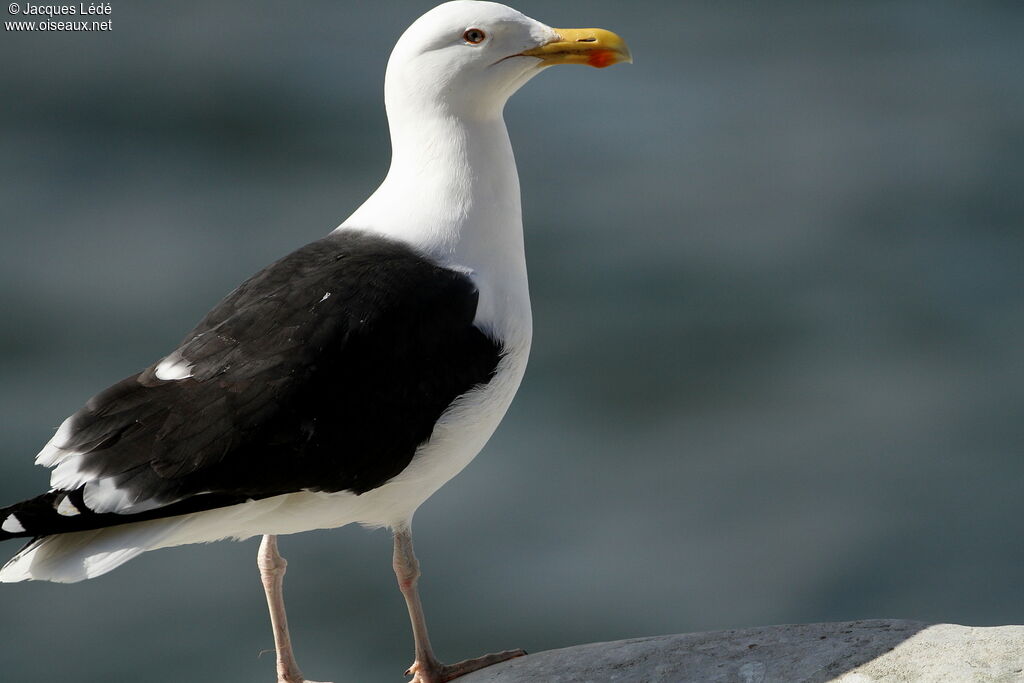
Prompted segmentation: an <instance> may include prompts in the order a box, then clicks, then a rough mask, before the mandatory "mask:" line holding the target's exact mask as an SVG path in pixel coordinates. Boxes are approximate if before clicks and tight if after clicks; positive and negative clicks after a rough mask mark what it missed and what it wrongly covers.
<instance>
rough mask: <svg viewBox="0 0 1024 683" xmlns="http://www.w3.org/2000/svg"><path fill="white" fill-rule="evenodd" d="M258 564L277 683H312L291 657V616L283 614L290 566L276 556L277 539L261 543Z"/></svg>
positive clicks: (277, 554)
mask: <svg viewBox="0 0 1024 683" xmlns="http://www.w3.org/2000/svg"><path fill="white" fill-rule="evenodd" d="M256 564H257V565H258V566H259V568H260V579H262V580H263V590H264V591H266V593H267V606H268V607H269V608H270V625H271V627H272V628H273V629H274V648H275V649H276V650H277V683H313V682H312V681H307V680H306V679H305V678H303V676H302V672H301V671H299V665H298V664H297V663H296V662H295V655H294V654H293V653H292V639H291V637H290V636H289V635H288V616H287V615H286V614H285V612H284V592H283V586H284V572H285V569H286V568H287V567H288V562H287V561H286V560H285V559H284V558H283V557H281V554H280V553H279V552H277V536H264V537H263V541H262V542H261V543H260V551H259V555H258V556H257V559H256Z"/></svg>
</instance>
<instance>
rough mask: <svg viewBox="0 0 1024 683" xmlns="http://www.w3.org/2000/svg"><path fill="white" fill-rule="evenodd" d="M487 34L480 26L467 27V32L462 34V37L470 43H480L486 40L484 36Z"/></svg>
mask: <svg viewBox="0 0 1024 683" xmlns="http://www.w3.org/2000/svg"><path fill="white" fill-rule="evenodd" d="M486 37H487V34H486V33H484V32H483V31H481V30H480V29H478V28H470V29H466V32H465V33H463V34H462V39H463V40H464V41H466V42H467V43H469V44H470V45H479V44H480V43H482V42H484V38H486Z"/></svg>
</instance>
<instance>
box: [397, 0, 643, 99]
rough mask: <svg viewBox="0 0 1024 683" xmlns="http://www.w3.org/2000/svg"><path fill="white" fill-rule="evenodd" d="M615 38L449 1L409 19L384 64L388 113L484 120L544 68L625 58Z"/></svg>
mask: <svg viewBox="0 0 1024 683" xmlns="http://www.w3.org/2000/svg"><path fill="white" fill-rule="evenodd" d="M628 60H629V52H628V50H627V49H626V48H625V44H624V43H623V42H622V40H621V39H619V38H618V36H615V34H612V33H610V32H608V31H601V30H598V29H583V30H570V29H553V28H551V27H550V26H547V25H545V24H542V23H541V22H539V21H536V20H534V19H531V18H530V17H528V16H526V15H524V14H522V13H521V12H518V11H516V10H514V9H512V8H511V7H506V6H505V5H500V4H498V3H494V2H482V1H480V0H455V1H454V2H446V3H444V4H443V5H439V6H437V7H435V8H434V9H432V10H430V11H429V12H427V13H426V14H424V15H423V16H422V17H420V18H419V19H417V20H416V21H415V22H414V23H413V24H412V25H411V26H410V27H409V28H408V29H407V30H406V31H405V33H404V34H402V37H401V38H400V39H399V40H398V43H397V44H396V45H395V49H394V51H393V52H392V53H391V59H390V60H389V61H388V70H387V77H386V79H385V99H386V101H387V105H388V110H389V111H395V110H396V109H398V108H411V109H414V110H418V111H419V112H421V113H423V112H430V111H437V112H438V113H442V114H454V115H456V116H459V117H461V118H468V119H474V118H492V117H494V116H498V115H500V114H501V111H502V109H503V108H504V105H505V102H506V101H507V100H508V98H509V97H510V96H511V95H512V94H513V93H514V92H515V91H516V90H518V89H519V88H520V87H521V86H522V85H523V84H524V83H526V82H527V81H528V80H530V78H532V77H533V76H534V75H536V74H537V73H539V72H540V70H541V69H543V68H544V67H546V66H550V65H552V64H565V63H589V64H591V65H593V66H608V65H610V64H614V63H616V62H619V61H628Z"/></svg>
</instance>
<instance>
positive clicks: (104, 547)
mask: <svg viewBox="0 0 1024 683" xmlns="http://www.w3.org/2000/svg"><path fill="white" fill-rule="evenodd" d="M180 525H181V518H172V519H158V520H153V521H150V522H136V523H134V524H124V525H122V526H115V527H108V528H106V529H94V530H92V531H76V532H74V533H70V534H60V535H58V536H47V537H46V538H41V539H39V540H38V541H36V542H34V543H32V544H30V545H29V546H28V547H26V548H25V549H24V550H22V551H21V552H20V553H18V554H17V555H15V556H14V557H12V558H11V560H10V561H9V562H8V563H7V564H5V565H4V567H3V569H0V582H3V583H14V582H17V581H32V580H41V581H56V582H58V583H75V582H76V581H83V580H85V579H91V578H93V577H96V576H100V575H101V574H106V573H107V572H109V571H110V570H111V569H114V568H116V567H119V566H121V565H122V564H124V563H125V562H127V561H128V560H130V559H132V558H133V557H137V556H138V555H141V554H142V553H144V552H146V551H147V550H153V549H154V548H159V547H161V546H162V545H163V544H164V541H165V539H166V538H167V537H168V536H169V535H170V534H171V533H173V532H174V531H175V529H177V528H178V527H179V526H180Z"/></svg>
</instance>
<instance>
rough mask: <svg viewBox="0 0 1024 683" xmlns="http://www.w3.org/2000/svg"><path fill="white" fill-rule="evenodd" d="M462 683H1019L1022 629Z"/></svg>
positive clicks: (892, 635) (526, 665) (813, 643)
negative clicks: (831, 682)
mask: <svg viewBox="0 0 1024 683" xmlns="http://www.w3.org/2000/svg"><path fill="white" fill-rule="evenodd" d="M459 681H460V683H485V682H486V683H540V682H543V683H576V682H580V683H583V682H590V681H595V682H598V681H616V682H626V681H629V682H634V681H635V682H637V683H687V682H689V681H694V682H697V683H824V682H826V681H837V682H839V683H874V682H876V681H877V682H878V683H896V682H897V681H900V682H904V681H906V682H910V681H913V682H914V683H939V682H940V681H941V682H942V683H972V682H980V681H986V682H999V683H1004V682H1005V683H1010V682H1014V683H1017V682H1022V681H1024V626H992V627H983V628H981V627H971V626H957V625H954V624H924V623H921V622H916V621H899V620H888V619H875V620H870V621H851V622H839V623H829V624H798V625H790V626H766V627H763V628H750V629H742V630H733V631H717V632H710V633H689V634H681V635H674V636H655V637H650V638H634V639H630V640H619V641H616V642H611V643H591V644H588V645H577V646H575V647H568V648H565V649H562V650H549V651H547V652H539V653H537V654H533V655H528V656H526V657H521V658H519V659H514V660H511V661H508V662H503V663H502V664H497V665H495V666H492V667H489V668H487V669H483V670H482V671H477V672H476V673H473V674H470V675H468V676H464V677H462V678H460V679H459Z"/></svg>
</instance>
